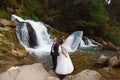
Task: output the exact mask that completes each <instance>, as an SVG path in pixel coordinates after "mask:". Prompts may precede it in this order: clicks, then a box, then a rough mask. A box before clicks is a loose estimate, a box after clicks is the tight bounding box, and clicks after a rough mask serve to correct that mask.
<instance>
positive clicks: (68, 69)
mask: <svg viewBox="0 0 120 80" xmlns="http://www.w3.org/2000/svg"><path fill="white" fill-rule="evenodd" d="M60 48H61V49H60V51H59V56H58V58H57V66H56V70H55V72H56V73H57V74H61V75H66V74H70V73H72V72H73V70H74V67H73V64H72V61H71V59H70V56H69V54H68V52H67V51H66V49H65V47H64V45H61V46H60ZM62 51H63V52H64V53H65V54H66V56H67V57H66V56H65V55H64V54H63V52H62Z"/></svg>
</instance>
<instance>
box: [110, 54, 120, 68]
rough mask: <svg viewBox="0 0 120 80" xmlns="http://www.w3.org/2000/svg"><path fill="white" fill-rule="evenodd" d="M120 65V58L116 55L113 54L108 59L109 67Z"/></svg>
mask: <svg viewBox="0 0 120 80" xmlns="http://www.w3.org/2000/svg"><path fill="white" fill-rule="evenodd" d="M117 66H120V60H119V58H118V57H117V56H113V57H112V58H110V60H109V67H117Z"/></svg>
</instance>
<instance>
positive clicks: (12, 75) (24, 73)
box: [0, 63, 59, 80]
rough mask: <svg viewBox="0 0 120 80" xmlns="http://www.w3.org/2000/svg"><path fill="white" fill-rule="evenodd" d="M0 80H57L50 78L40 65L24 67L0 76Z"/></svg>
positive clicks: (56, 79)
mask: <svg viewBox="0 0 120 80" xmlns="http://www.w3.org/2000/svg"><path fill="white" fill-rule="evenodd" d="M0 80H59V79H58V78H57V77H51V76H50V75H49V73H48V72H47V71H46V70H45V69H44V67H43V66H42V64H40V63H35V64H33V65H24V66H22V67H19V68H17V69H12V70H9V71H7V72H4V73H2V74H0Z"/></svg>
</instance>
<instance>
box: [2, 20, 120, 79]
mask: <svg viewBox="0 0 120 80" xmlns="http://www.w3.org/2000/svg"><path fill="white" fill-rule="evenodd" d="M101 49H106V50H112V51H117V52H114V53H113V52H112V53H111V54H109V53H107V54H104V53H102V52H100V54H95V53H98V52H95V53H92V52H91V53H87V52H75V53H71V54H70V56H71V59H72V62H73V65H74V67H75V70H74V72H73V73H71V74H69V75H66V76H61V75H57V74H55V73H54V72H53V71H52V70H51V67H52V60H51V57H50V55H42V56H36V55H34V54H29V53H28V52H26V50H25V48H24V47H23V46H21V45H20V43H19V42H18V40H17V38H16V34H15V25H14V24H13V23H12V22H11V21H8V20H4V19H0V75H2V77H1V76H0V80H10V79H11V80H30V79H29V78H28V77H27V75H24V77H26V79H23V76H22V78H21V77H20V76H21V74H22V73H20V72H19V71H20V70H21V71H22V69H23V70H24V69H25V70H26V66H27V67H28V69H29V70H30V69H31V68H32V69H33V68H34V67H35V66H38V67H37V70H38V71H36V70H35V72H36V73H40V72H39V69H40V68H39V67H42V68H43V69H44V70H43V73H44V71H45V75H49V76H48V77H47V78H46V77H45V80H59V79H61V80H80V79H82V80H101V79H102V80H119V79H120V77H119V76H120V69H119V65H120V60H119V59H120V58H119V55H120V54H119V49H120V48H119V47H116V46H115V45H113V44H112V43H110V42H107V43H106V42H103V46H102V48H101ZM101 54H104V55H105V56H102V57H101ZM36 63H37V64H36ZM96 63H97V64H96ZM110 64H111V66H110ZM42 65H43V66H42ZM100 65H101V66H100ZM116 65H117V67H114V66H116ZM16 66H18V67H19V68H17V69H16V70H14V71H15V72H16V73H15V75H17V74H19V75H18V76H19V77H16V76H14V75H13V76H14V77H11V76H9V77H7V79H5V78H4V75H9V74H12V73H13V70H10V71H7V70H8V69H9V68H11V67H16ZM6 71H7V72H6ZM33 71H34V69H33ZM8 73H9V74H8ZM27 73H29V71H28V72H27V71H26V74H27ZM30 73H31V77H32V78H31V79H33V78H34V79H36V76H35V74H33V72H30ZM41 73H42V72H41ZM32 75H34V76H32ZM37 75H40V74H37ZM81 75H82V76H84V77H81ZM86 75H87V77H88V75H89V77H88V78H86ZM15 77H16V79H14V78H15ZM41 77H42V76H41ZM41 77H39V78H41ZM39 78H37V79H38V80H44V79H43V78H41V79H39ZM53 78H54V79H53ZM93 78H94V79H93ZM37 79H36V80H37Z"/></svg>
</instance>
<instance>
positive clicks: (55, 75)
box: [48, 70, 57, 77]
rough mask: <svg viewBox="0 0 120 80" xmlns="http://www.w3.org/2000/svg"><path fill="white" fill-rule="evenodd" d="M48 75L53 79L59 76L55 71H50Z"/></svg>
mask: <svg viewBox="0 0 120 80" xmlns="http://www.w3.org/2000/svg"><path fill="white" fill-rule="evenodd" d="M48 73H49V74H50V75H51V76H52V77H57V74H56V73H55V72H54V71H53V70H49V71H48Z"/></svg>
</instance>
